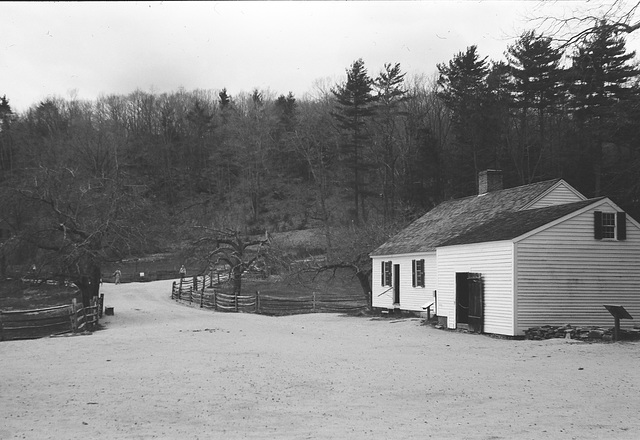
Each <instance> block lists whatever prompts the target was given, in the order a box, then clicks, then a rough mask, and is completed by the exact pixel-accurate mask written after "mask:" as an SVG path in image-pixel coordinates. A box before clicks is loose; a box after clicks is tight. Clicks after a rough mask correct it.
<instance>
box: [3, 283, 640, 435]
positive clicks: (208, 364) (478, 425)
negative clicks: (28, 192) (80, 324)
mask: <svg viewBox="0 0 640 440" xmlns="http://www.w3.org/2000/svg"><path fill="white" fill-rule="evenodd" d="M170 286H171V281H157V282H149V283H130V284H121V285H117V286H116V285H112V284H105V286H104V287H103V292H104V293H105V306H109V307H114V311H115V315H114V316H107V317H105V318H104V319H103V320H102V321H101V323H102V324H103V325H104V327H105V329H104V330H102V331H98V332H95V333H93V334H92V335H87V336H75V337H58V338H45V339H39V340H31V341H8V342H2V343H0V409H1V410H2V414H3V418H2V422H1V423H0V439H3V440H4V439H13V438H26V439H87V438H118V439H151V438H157V439H176V438H180V439H212V438H225V439H304V438H309V439H338V438H349V439H361V438H362V439H364V438H369V439H380V438H389V439H393V438H405V439H406V438H410V439H413V438H415V439H424V438H438V439H514V438H515V439H540V438H553V439H602V438H607V439H637V438H640V421H639V420H638V417H637V408H638V407H639V406H640V374H638V370H637V368H638V365H639V362H640V344H639V343H637V342H624V343H599V344H588V343H584V342H577V341H571V340H564V339H552V340H546V341H525V340H522V341H513V340H507V339H501V338H493V337H488V336H480V335H472V334H465V333H458V332H448V331H441V330H436V329H434V328H431V327H428V326H424V325H422V321H421V320H420V319H417V318H413V319H382V318H371V317H348V316H342V315H338V314H306V315H293V316H286V317H278V318H275V317H268V316H263V315H255V314H233V313H216V312H212V311H208V310H201V309H199V308H195V307H189V306H184V305H179V304H176V303H175V302H172V301H171V300H170V299H169V294H170Z"/></svg>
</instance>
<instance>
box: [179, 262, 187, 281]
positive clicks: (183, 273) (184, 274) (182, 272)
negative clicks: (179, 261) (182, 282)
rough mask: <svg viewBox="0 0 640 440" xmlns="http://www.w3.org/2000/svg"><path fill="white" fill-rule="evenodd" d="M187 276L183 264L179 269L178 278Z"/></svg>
mask: <svg viewBox="0 0 640 440" xmlns="http://www.w3.org/2000/svg"><path fill="white" fill-rule="evenodd" d="M186 276H187V269H186V268H185V267H184V264H183V265H182V266H181V267H180V278H184V277H186Z"/></svg>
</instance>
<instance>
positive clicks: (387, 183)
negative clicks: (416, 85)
mask: <svg viewBox="0 0 640 440" xmlns="http://www.w3.org/2000/svg"><path fill="white" fill-rule="evenodd" d="M404 77H405V74H404V73H402V71H401V69H400V64H399V63H396V64H395V65H393V66H392V65H391V64H388V63H387V64H385V65H384V70H382V71H381V72H380V74H379V75H378V77H377V78H376V79H375V80H374V81H373V85H374V87H375V90H376V92H377V97H378V118H377V120H376V122H377V124H376V125H377V127H378V131H379V133H380V139H381V141H380V146H381V148H382V152H381V153H382V154H381V160H380V162H381V166H382V169H383V172H382V198H383V216H384V219H385V220H388V219H389V217H393V215H394V214H395V211H396V205H397V200H396V199H397V196H398V188H397V184H396V174H397V170H396V166H397V159H398V158H397V148H398V146H397V144H398V139H397V137H398V124H397V119H398V117H400V116H401V115H402V110H401V104H402V103H403V102H404V101H406V99H407V98H406V93H407V91H406V89H405V88H404Z"/></svg>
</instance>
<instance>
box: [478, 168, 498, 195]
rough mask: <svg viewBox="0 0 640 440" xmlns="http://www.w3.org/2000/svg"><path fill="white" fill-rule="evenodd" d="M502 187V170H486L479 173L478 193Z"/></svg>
mask: <svg viewBox="0 0 640 440" xmlns="http://www.w3.org/2000/svg"><path fill="white" fill-rule="evenodd" d="M501 189H502V171H500V170H485V171H480V173H479V174H478V195H482V194H486V193H488V192H491V191H500V190H501Z"/></svg>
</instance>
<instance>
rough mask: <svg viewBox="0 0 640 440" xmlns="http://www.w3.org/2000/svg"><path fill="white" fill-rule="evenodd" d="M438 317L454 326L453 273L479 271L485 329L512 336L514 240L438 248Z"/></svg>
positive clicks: (454, 278) (454, 280) (454, 276)
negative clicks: (444, 318)
mask: <svg viewBox="0 0 640 440" xmlns="http://www.w3.org/2000/svg"><path fill="white" fill-rule="evenodd" d="M437 272H438V276H437V279H438V289H437V298H438V316H447V326H448V327H449V328H456V317H455V315H456V272H473V273H480V274H482V277H483V279H484V331H485V332H486V333H496V334H502V335H513V334H514V333H513V332H514V327H513V243H512V242H511V241H500V242H493V243H478V244H469V245H459V246H447V247H443V248H438V250H437Z"/></svg>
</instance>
